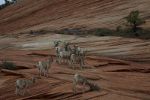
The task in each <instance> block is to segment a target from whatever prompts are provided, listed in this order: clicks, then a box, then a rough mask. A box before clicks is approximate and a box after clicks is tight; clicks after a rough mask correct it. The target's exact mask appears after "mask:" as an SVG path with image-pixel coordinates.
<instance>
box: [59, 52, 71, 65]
mask: <svg viewBox="0 0 150 100" xmlns="http://www.w3.org/2000/svg"><path fill="white" fill-rule="evenodd" d="M70 55H71V54H70V52H69V51H60V52H59V55H58V56H59V63H61V62H64V61H65V60H66V62H69V58H70Z"/></svg>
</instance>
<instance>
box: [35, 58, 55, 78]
mask: <svg viewBox="0 0 150 100" xmlns="http://www.w3.org/2000/svg"><path fill="white" fill-rule="evenodd" d="M52 62H53V58H52V57H51V58H49V59H48V60H47V61H39V62H38V64H37V65H36V66H37V68H38V70H39V75H40V76H42V74H43V75H44V76H47V77H48V75H49V69H50V68H51V64H52Z"/></svg>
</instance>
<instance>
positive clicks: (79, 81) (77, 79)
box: [73, 73, 100, 93]
mask: <svg viewBox="0 0 150 100" xmlns="http://www.w3.org/2000/svg"><path fill="white" fill-rule="evenodd" d="M76 85H83V87H84V89H85V86H88V87H89V88H90V90H97V91H99V90H100V88H99V86H98V85H96V84H94V83H92V82H90V81H88V79H87V78H85V77H83V76H81V75H79V74H78V73H76V74H75V75H74V78H73V92H74V93H76ZM84 89H83V90H82V92H84Z"/></svg>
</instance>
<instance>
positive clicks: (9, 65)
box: [1, 61, 16, 70]
mask: <svg viewBox="0 0 150 100" xmlns="http://www.w3.org/2000/svg"><path fill="white" fill-rule="evenodd" d="M1 67H2V69H9V70H15V69H16V65H15V64H14V63H13V62H10V61H2V64H1Z"/></svg>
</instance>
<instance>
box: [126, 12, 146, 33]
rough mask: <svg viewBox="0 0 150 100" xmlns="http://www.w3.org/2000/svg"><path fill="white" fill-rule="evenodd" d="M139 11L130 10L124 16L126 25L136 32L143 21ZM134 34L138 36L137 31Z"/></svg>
mask: <svg viewBox="0 0 150 100" xmlns="http://www.w3.org/2000/svg"><path fill="white" fill-rule="evenodd" d="M139 15H140V12H139V11H138V10H136V11H132V12H130V14H129V15H128V16H126V17H125V20H126V21H127V25H128V26H129V27H130V28H131V29H132V31H133V32H137V30H138V28H139V26H140V25H142V24H144V23H145V20H144V19H143V18H140V16H139ZM135 35H137V36H138V34H137V33H135Z"/></svg>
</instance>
